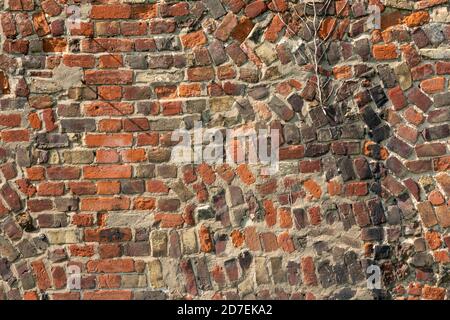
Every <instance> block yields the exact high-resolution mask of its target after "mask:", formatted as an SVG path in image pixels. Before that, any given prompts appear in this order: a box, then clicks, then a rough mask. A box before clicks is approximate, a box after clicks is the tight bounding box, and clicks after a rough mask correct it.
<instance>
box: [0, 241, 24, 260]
mask: <svg viewBox="0 0 450 320" xmlns="http://www.w3.org/2000/svg"><path fill="white" fill-rule="evenodd" d="M18 256H19V252H17V250H16V249H15V248H14V247H13V245H12V244H11V243H10V242H9V241H8V240H6V238H3V237H2V236H1V235H0V257H5V258H6V259H8V261H10V262H11V261H14V260H16V258H17V257H18Z"/></svg>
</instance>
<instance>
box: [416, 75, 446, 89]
mask: <svg viewBox="0 0 450 320" xmlns="http://www.w3.org/2000/svg"><path fill="white" fill-rule="evenodd" d="M420 88H421V89H422V90H423V91H424V92H425V93H437V92H441V91H444V90H445V78H444V77H436V78H432V79H426V80H423V81H422V82H421V83H420Z"/></svg>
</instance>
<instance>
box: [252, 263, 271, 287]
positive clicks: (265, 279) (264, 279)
mask: <svg viewBox="0 0 450 320" xmlns="http://www.w3.org/2000/svg"><path fill="white" fill-rule="evenodd" d="M255 276H256V284H258V285H260V284H266V283H270V279H269V272H268V271H267V267H266V259H265V258H263V257H257V258H255Z"/></svg>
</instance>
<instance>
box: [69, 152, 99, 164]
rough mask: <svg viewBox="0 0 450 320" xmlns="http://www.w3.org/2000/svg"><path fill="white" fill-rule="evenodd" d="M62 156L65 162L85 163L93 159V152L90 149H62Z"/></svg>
mask: <svg viewBox="0 0 450 320" xmlns="http://www.w3.org/2000/svg"><path fill="white" fill-rule="evenodd" d="M63 158H64V162H65V163H70V164H86V163H92V162H93V161H94V153H93V152H92V151H90V150H73V151H72V150H70V151H64V153H63Z"/></svg>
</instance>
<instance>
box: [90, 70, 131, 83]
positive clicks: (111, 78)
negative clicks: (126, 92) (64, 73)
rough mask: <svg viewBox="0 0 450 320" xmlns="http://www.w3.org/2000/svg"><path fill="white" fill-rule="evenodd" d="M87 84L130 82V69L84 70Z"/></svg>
mask: <svg viewBox="0 0 450 320" xmlns="http://www.w3.org/2000/svg"><path fill="white" fill-rule="evenodd" d="M85 80H86V83H87V84H130V83H131V82H132V81H133V71H131V70H86V71H85Z"/></svg>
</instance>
